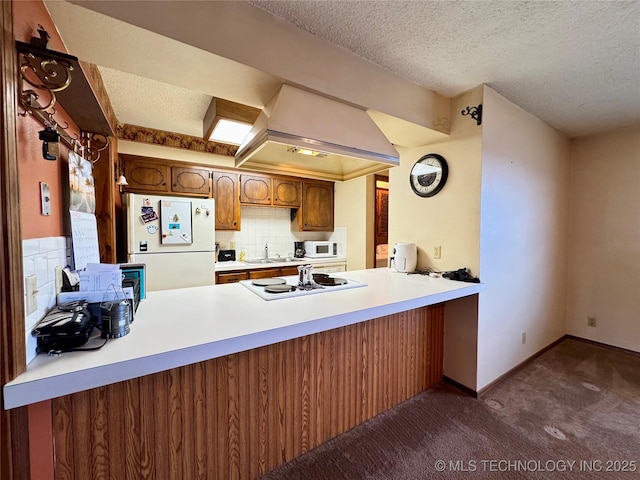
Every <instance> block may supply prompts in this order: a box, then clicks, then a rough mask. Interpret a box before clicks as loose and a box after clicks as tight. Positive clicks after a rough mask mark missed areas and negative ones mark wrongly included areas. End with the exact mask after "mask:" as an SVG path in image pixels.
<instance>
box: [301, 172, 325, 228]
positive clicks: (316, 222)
mask: <svg viewBox="0 0 640 480" xmlns="http://www.w3.org/2000/svg"><path fill="white" fill-rule="evenodd" d="M300 209H301V212H300V213H301V219H300V223H301V224H300V229H301V230H304V231H316V232H333V183H332V182H321V181H313V182H311V181H305V182H303V184H302V207H301V208H300Z"/></svg>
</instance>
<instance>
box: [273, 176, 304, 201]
mask: <svg viewBox="0 0 640 480" xmlns="http://www.w3.org/2000/svg"><path fill="white" fill-rule="evenodd" d="M301 196H302V182H300V181H298V180H293V179H289V178H277V177H276V178H274V179H273V205H274V206H278V207H299V206H300V203H301Z"/></svg>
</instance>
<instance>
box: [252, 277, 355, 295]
mask: <svg viewBox="0 0 640 480" xmlns="http://www.w3.org/2000/svg"><path fill="white" fill-rule="evenodd" d="M278 278H282V279H283V280H285V281H286V282H287V285H294V286H297V285H298V276H297V275H294V276H290V277H278ZM335 278H342V279H344V280H346V281H347V283H345V284H344V285H335V286H332V287H321V286H319V288H314V289H311V290H299V289H298V290H295V291H292V292H284V293H268V292H265V290H264V287H260V286H257V285H254V284H253V283H252V282H253V280H241V281H240V283H241V284H242V285H244V286H245V287H247V288H248V289H249V290H251V291H252V292H253V293H255V294H256V295H258V296H259V297H260V298H263V299H264V300H278V299H281V298H291V297H303V296H305V295H315V294H317V293H329V292H335V291H336V290H345V289H347V288H358V287H366V286H367V284H366V283H362V282H356V281H355V280H351V279H348V278H345V277H343V276H340V275H336V276H335Z"/></svg>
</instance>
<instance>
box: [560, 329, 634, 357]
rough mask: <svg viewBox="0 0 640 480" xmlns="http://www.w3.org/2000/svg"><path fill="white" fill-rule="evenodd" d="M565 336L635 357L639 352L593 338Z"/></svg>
mask: <svg viewBox="0 0 640 480" xmlns="http://www.w3.org/2000/svg"><path fill="white" fill-rule="evenodd" d="M565 337H566V338H570V339H571V340H576V341H578V342H583V343H588V344H590V345H595V346H596V347H602V348H608V349H609V350H613V351H616V352H620V353H628V354H629V355H635V356H636V357H640V352H636V351H635V350H629V349H627V348H622V347H616V346H615V345H609V344H608V343H602V342H596V341H595V340H589V339H588V338H582V337H576V336H575V335H569V334H567V335H565Z"/></svg>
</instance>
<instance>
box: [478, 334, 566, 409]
mask: <svg viewBox="0 0 640 480" xmlns="http://www.w3.org/2000/svg"><path fill="white" fill-rule="evenodd" d="M567 338H569V335H566V334H565V335H563V336H561V337H560V338H558V339H557V340H555V341H554V342H551V343H550V344H549V345H547V346H546V347H544V348H542V349H541V350H538V351H537V352H536V353H534V354H533V355H531V356H530V357H527V358H525V359H524V360H523V361H522V362H520V363H519V364H517V365H516V366H515V367H513V368H512V369H510V370H508V371H507V372H505V373H503V374H502V375H500V376H499V377H498V378H496V379H495V380H494V381H493V382H491V383H489V384H488V385H487V386H485V387H483V388H481V389H480V390H478V392H477V396H476V398H480V397H482V396H483V395H486V394H487V393H488V392H489V390H491V389H492V388H494V387H496V386H497V385H498V384H500V383H502V382H504V381H505V380H506V379H507V378H509V377H510V376H511V375H513V374H514V373H516V372H518V371H519V370H522V369H523V368H524V367H526V366H527V365H529V364H530V363H531V362H532V361H534V360H535V359H536V358H538V357H539V356H540V355H542V354H543V353H545V352H547V351H548V350H551V349H552V348H553V347H555V346H556V345H558V344H559V343H561V342H563V341H564V340H565V339H567Z"/></svg>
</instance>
